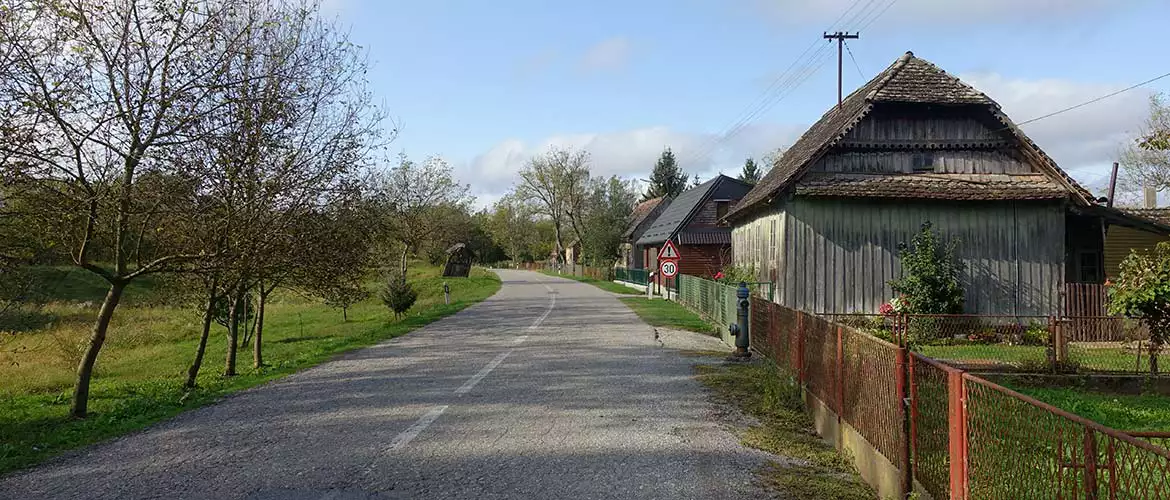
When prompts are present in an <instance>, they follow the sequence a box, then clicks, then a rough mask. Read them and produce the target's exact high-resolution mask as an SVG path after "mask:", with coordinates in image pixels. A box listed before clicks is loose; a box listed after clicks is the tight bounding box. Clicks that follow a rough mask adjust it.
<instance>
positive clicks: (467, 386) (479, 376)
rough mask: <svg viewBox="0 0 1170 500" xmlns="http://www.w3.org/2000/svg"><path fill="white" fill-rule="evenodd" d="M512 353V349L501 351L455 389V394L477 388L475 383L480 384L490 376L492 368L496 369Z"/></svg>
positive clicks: (465, 392)
mask: <svg viewBox="0 0 1170 500" xmlns="http://www.w3.org/2000/svg"><path fill="white" fill-rule="evenodd" d="M510 354H512V351H507V352H502V353H500V354H499V355H498V356H496V357H495V359H492V362H491V363H488V364H487V366H484V367H483V368H482V369H480V370H479V372H478V373H476V374H475V375H472V376H471V378H470V379H468V380H467V382H466V383H464V384H463V385H462V386H460V387H459V388H458V389H455V394H467V393H468V392H471V389H473V388H475V384H478V383H479V381H480V380H483V378H484V377H486V376H488V374H489V373H491V372H492V370H495V369H496V367H497V366H500V363H503V362H504V359H505V358H507V357H508V355H510Z"/></svg>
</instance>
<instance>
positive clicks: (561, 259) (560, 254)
mask: <svg viewBox="0 0 1170 500" xmlns="http://www.w3.org/2000/svg"><path fill="white" fill-rule="evenodd" d="M553 231H554V232H555V233H556V239H557V241H556V243H557V248H556V253H557V258H556V261H555V262H553V264H560V263H562V262H564V261H565V256H564V254H563V252H564V250H565V245H564V243H561V223H560V222H556V221H554V222H553Z"/></svg>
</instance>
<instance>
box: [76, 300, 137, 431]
mask: <svg viewBox="0 0 1170 500" xmlns="http://www.w3.org/2000/svg"><path fill="white" fill-rule="evenodd" d="M125 290H126V283H124V282H121V281H117V282H114V283H111V284H110V290H109V291H108V292H106V299H105V300H104V301H103V302H102V308H101V310H99V311H98V317H97V321H96V322H94V325H93V336H91V337H90V339H89V348H87V349H86V350H85V355H84V356H82V357H81V363H79V364H78V365H77V384H76V385H75V386H73V402H72V404H71V405H70V407H69V416H70V417H73V418H85V416H86V414H87V413H88V410H89V381H90V379H91V378H93V365H94V363H95V362H96V361H97V356H98V352H101V350H102V344H103V343H105V341H106V331H108V330H109V328H110V318H112V317H113V316H114V309H116V308H117V307H118V302H119V301H121V300H122V292H123V291H125Z"/></svg>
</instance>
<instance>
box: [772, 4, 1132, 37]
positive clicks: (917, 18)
mask: <svg viewBox="0 0 1170 500" xmlns="http://www.w3.org/2000/svg"><path fill="white" fill-rule="evenodd" d="M1131 1H1132V0H1126V1H1123V2H1117V1H1115V0H975V1H972V0H901V1H898V2H896V3H894V4H893V6H892V7H890V8H889V10H888V11H886V12H885V14H884V15H883V16H884V17H890V18H894V17H896V18H898V19H899V21H901V24H902V25H903V26H904V24H905V22H906V21H914V22H930V23H939V22H942V23H946V24H967V23H975V22H985V21H1006V22H1011V21H1031V20H1037V19H1041V18H1052V17H1054V16H1067V15H1074V14H1080V13H1084V12H1088V11H1093V10H1098V9H1104V8H1118V7H1120V6H1126V5H1128V4H1131ZM754 2H755V4H756V6H757V8H759V9H762V10H763V11H764V12H765V13H766V14H767V15H769V16H770V17H772V18H774V19H776V20H778V21H780V22H783V23H786V24H799V23H806V22H823V23H830V22H833V21H835V20H836V19H838V18H839V17H840V16H841V15H842V14H843V13H845V12H846V11H847V10H849V9H851V10H849V12H848V13H847V14H846V16H845V18H844V22H843V24H840V25H839V26H837V27H836V28H838V29H850V30H854V29H858V28H859V27H860V26H861V25H863V24H865V23H866V22H867V21H868V20H869V19H871V18H874V17H876V16H877V15H878V13H879V12H881V11H882V10H883V9H885V8H886V6H887V5H889V4H890V1H889V0H879V1H870V2H858V1H856V0H817V1H815V2H813V1H808V0H754ZM1136 3H1138V2H1137V1H1132V4H1136Z"/></svg>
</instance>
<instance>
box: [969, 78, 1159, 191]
mask: <svg viewBox="0 0 1170 500" xmlns="http://www.w3.org/2000/svg"><path fill="white" fill-rule="evenodd" d="M960 78H962V79H963V80H964V81H966V82H967V83H970V84H971V85H972V86H974V87H975V88H977V89H979V90H980V91H982V92H983V93H985V94H987V95H988V96H989V97H991V98H992V99H994V100H995V101H996V102H998V103H999V104H1000V106H1001V107H1002V108H1003V110H1004V112H1005V113H1007V114H1008V116H1010V117H1011V118H1012V120H1013V121H1015V122H1016V123H1021V122H1025V121H1027V120H1031V119H1033V118H1038V117H1041V116H1044V115H1047V114H1049V113H1053V112H1056V111H1060V110H1062V109H1065V108H1068V107H1071V106H1075V105H1077V104H1080V103H1084V102H1087V101H1090V100H1092V99H1095V98H1097V97H1100V96H1103V95H1106V94H1109V93H1112V92H1115V91H1117V90H1120V89H1122V88H1125V87H1126V86H1127V85H1123V84H1117V85H1113V84H1099V83H1080V82H1073V81H1068V80H1058V79H1045V80H1023V79H1011V78H1005V77H1003V76H1002V75H998V74H994V73H983V74H968V75H961V76H960ZM1152 92H1153V91H1152V90H1150V89H1146V88H1138V89H1134V90H1131V91H1129V92H1125V93H1123V94H1120V95H1117V96H1114V97H1110V98H1109V99H1106V100H1103V101H1100V102H1097V103H1094V104H1090V105H1087V106H1085V107H1082V108H1078V109H1075V110H1072V111H1068V112H1065V113H1061V114H1059V115H1056V116H1053V117H1051V118H1045V119H1042V120H1038V121H1036V122H1033V123H1029V124H1025V125H1022V126H1021V128H1023V130H1024V132H1025V133H1027V134H1028V136H1029V137H1031V138H1032V140H1033V141H1035V142H1036V144H1037V145H1039V146H1040V148H1041V149H1043V150H1044V151H1045V152H1046V153H1048V155H1049V156H1051V157H1052V158H1053V159H1054V160H1056V162H1057V164H1059V165H1060V166H1061V168H1063V169H1065V170H1066V171H1068V172H1069V173H1070V174H1072V175H1073V177H1074V178H1076V179H1077V180H1078V181H1080V182H1083V183H1084V184H1086V185H1088V186H1089V187H1090V188H1100V187H1102V186H1103V185H1105V184H1107V183H1108V176H1109V171H1108V167H1109V165H1110V164H1111V163H1112V162H1114V161H1117V159H1118V153H1119V152H1120V151H1121V149H1122V148H1123V147H1124V146H1125V143H1127V142H1128V141H1130V140H1131V139H1132V137H1134V135H1135V134H1137V133H1138V131H1139V130H1140V128H1141V126H1142V124H1143V123H1144V122H1145V120H1146V118H1147V117H1148V116H1149V97H1150V95H1151V93H1152ZM1094 191H1097V189H1094Z"/></svg>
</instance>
